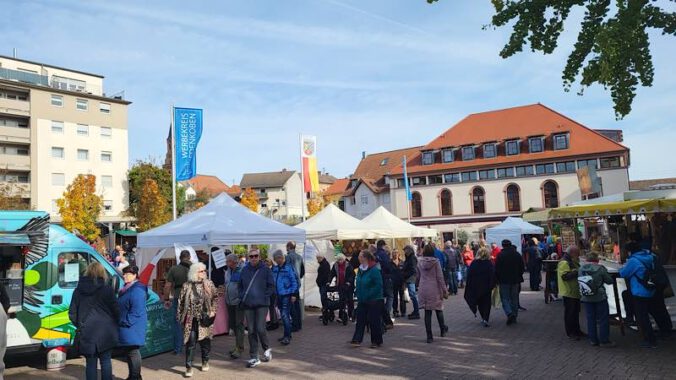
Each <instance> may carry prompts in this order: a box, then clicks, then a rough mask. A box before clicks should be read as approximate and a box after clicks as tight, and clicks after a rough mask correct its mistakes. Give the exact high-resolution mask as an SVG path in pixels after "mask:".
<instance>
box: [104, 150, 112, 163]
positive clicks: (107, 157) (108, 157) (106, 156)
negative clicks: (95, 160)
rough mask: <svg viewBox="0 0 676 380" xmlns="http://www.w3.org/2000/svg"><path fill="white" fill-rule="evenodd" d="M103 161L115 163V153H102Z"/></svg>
mask: <svg viewBox="0 0 676 380" xmlns="http://www.w3.org/2000/svg"><path fill="white" fill-rule="evenodd" d="M101 161H103V162H112V161H113V153H112V152H106V151H103V152H101Z"/></svg>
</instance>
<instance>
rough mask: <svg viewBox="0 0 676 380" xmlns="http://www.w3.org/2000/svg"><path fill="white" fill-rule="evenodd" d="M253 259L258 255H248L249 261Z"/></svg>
mask: <svg viewBox="0 0 676 380" xmlns="http://www.w3.org/2000/svg"><path fill="white" fill-rule="evenodd" d="M254 257H258V255H249V258H250V259H253V258H254Z"/></svg>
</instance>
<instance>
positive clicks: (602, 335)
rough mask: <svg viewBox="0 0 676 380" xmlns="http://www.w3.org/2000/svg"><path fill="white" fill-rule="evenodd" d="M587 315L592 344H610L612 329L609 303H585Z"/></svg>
mask: <svg viewBox="0 0 676 380" xmlns="http://www.w3.org/2000/svg"><path fill="white" fill-rule="evenodd" d="M584 311H585V312H586V314H587V335H588V336H589V341H590V342H591V344H599V343H608V342H609V339H610V338H609V336H610V327H609V325H608V324H609V322H608V301H607V300H603V301H601V302H585V303H584Z"/></svg>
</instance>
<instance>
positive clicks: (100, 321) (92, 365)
mask: <svg viewBox="0 0 676 380" xmlns="http://www.w3.org/2000/svg"><path fill="white" fill-rule="evenodd" d="M107 279H108V275H107V274H106V270H105V269H104V268H103V266H102V265H101V264H100V263H98V262H96V261H95V262H93V263H91V264H89V266H88V267H87V270H86V272H85V275H84V276H83V277H80V281H79V282H78V285H77V287H76V288H75V291H74V292H73V298H72V299H71V301H70V310H69V311H68V317H70V320H71V321H72V322H73V325H74V326H75V327H76V328H77V331H76V333H75V334H76V337H75V339H76V341H78V344H77V345H78V346H79V348H78V350H79V353H80V354H81V355H84V357H85V358H86V369H85V374H86V379H87V380H97V374H96V366H97V364H98V362H99V361H100V362H101V380H111V379H112V378H113V367H112V363H111V360H110V357H111V351H112V349H113V348H114V347H116V346H117V343H118V321H119V320H120V309H119V306H118V304H117V300H115V291H114V290H113V288H112V287H111V286H110V285H108V284H107Z"/></svg>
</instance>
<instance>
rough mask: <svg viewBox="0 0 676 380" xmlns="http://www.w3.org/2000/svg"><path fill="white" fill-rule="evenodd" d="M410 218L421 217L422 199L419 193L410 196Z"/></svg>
mask: <svg viewBox="0 0 676 380" xmlns="http://www.w3.org/2000/svg"><path fill="white" fill-rule="evenodd" d="M411 198H413V199H411V216H412V217H414V218H418V217H421V216H422V198H421V197H420V193H419V192H417V191H416V192H415V193H413V194H411Z"/></svg>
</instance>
